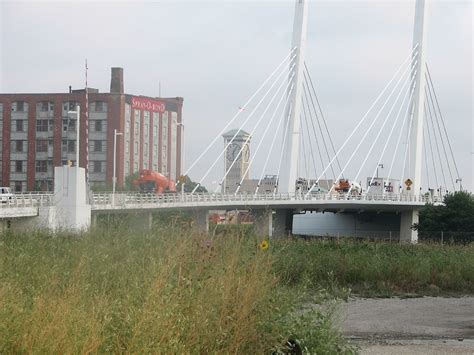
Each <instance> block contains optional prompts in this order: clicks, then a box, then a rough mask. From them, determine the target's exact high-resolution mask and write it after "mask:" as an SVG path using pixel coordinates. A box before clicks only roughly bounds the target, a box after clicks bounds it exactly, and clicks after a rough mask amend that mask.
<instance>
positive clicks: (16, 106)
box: [12, 101, 26, 112]
mask: <svg viewBox="0 0 474 355" xmlns="http://www.w3.org/2000/svg"><path fill="white" fill-rule="evenodd" d="M25 106H26V105H25V102H24V101H17V102H14V103H13V105H12V111H13V112H24V111H25Z"/></svg>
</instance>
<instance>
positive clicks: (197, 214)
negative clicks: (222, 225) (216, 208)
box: [193, 209, 209, 234]
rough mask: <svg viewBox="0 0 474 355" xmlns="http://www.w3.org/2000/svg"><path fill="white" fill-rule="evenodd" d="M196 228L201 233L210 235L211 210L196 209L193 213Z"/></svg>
mask: <svg viewBox="0 0 474 355" xmlns="http://www.w3.org/2000/svg"><path fill="white" fill-rule="evenodd" d="M193 217H194V222H195V223H194V226H195V227H196V228H197V229H198V230H199V231H201V232H204V233H206V234H207V233H209V210H207V209H196V210H194V211H193Z"/></svg>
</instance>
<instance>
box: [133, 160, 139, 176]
mask: <svg viewBox="0 0 474 355" xmlns="http://www.w3.org/2000/svg"><path fill="white" fill-rule="evenodd" d="M137 171H138V163H137V162H135V163H133V172H134V173H136V172H137Z"/></svg>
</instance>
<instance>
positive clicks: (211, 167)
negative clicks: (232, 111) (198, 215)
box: [191, 63, 295, 193]
mask: <svg viewBox="0 0 474 355" xmlns="http://www.w3.org/2000/svg"><path fill="white" fill-rule="evenodd" d="M294 66H295V63H293V65H292V66H291V68H290V71H291V70H292V69H293V68H294ZM285 73H286V71H282V72H281V73H280V74H279V75H278V76H277V78H276V79H275V81H274V82H273V84H272V85H271V86H270V88H269V89H268V90H267V92H266V93H265V95H264V96H263V97H262V98H261V99H260V101H259V102H258V103H257V105H256V106H255V108H254V109H253V110H252V111H251V112H250V114H249V115H248V117H247V118H246V119H245V121H244V123H242V125H241V127H243V126H245V124H246V123H247V122H248V121H249V120H250V118H251V117H252V116H253V115H254V113H255V112H256V111H257V109H258V108H259V107H260V104H261V103H262V102H263V101H264V100H265V99H266V97H267V96H268V94H269V93H270V92H271V90H272V89H273V87H274V86H275V85H276V83H277V82H278V81H279V80H280V78H281V77H282V75H283V74H285ZM224 131H225V130H224ZM238 133H239V130H237V131H236V132H235V134H234V136H233V137H232V139H231V140H230V141H229V142H227V144H226V145H225V147H224V150H223V151H221V153H220V154H219V156H218V157H217V159H216V160H215V161H214V163H213V164H212V165H211V166H210V168H209V169H208V170H207V171H206V173H205V174H204V176H203V177H202V178H201V180H199V183H198V184H197V185H196V187H195V188H194V189H193V191H192V192H191V193H194V192H195V191H196V190H197V188H198V187H199V186H200V185H201V183H202V181H203V180H204V179H205V178H206V177H207V175H209V173H210V171H211V170H212V169H213V168H214V166H215V165H216V164H217V162H218V161H219V160H220V158H221V156H222V155H223V154H225V152H226V151H227V148H228V147H229V146H230V145H231V144H232V143H233V141H234V139H235V137H237V134H238ZM208 148H209V147H208Z"/></svg>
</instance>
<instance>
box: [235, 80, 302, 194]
mask: <svg viewBox="0 0 474 355" xmlns="http://www.w3.org/2000/svg"><path fill="white" fill-rule="evenodd" d="M290 85H291V86H290ZM285 91H286V92H288V94H287V95H285V94H283V95H282V96H281V98H280V100H279V101H278V103H277V105H276V106H275V109H274V111H273V113H272V116H271V117H270V121H269V122H268V124H267V127H266V128H265V130H264V132H263V135H262V139H260V141H259V142H258V145H257V148H256V149H255V153H254V154H253V155H252V158H250V161H249V164H248V165H247V168H246V170H245V172H244V174H243V175H242V179H241V180H240V182H239V186H237V190H236V191H235V193H238V192H239V190H240V187H241V186H242V183H243V181H244V179H245V178H244V177H245V176H246V175H247V173H248V172H249V170H250V167H251V166H252V163H253V161H254V159H255V157H256V156H257V153H258V151H259V150H260V147H261V146H262V143H263V141H264V138H265V137H266V135H267V133H268V131H269V129H270V127H272V123H273V120H274V119H275V117H276V115H277V112H279V111H278V109H279V108H280V105H281V103H282V102H283V99H284V98H285V97H286V103H285V107H286V104H287V103H288V100H289V95H290V93H291V92H292V91H293V83H292V82H291V80H290V81H289V82H288V87H287V88H286V90H285ZM262 116H263V115H262ZM281 117H283V115H281ZM280 120H281V118H280ZM279 128H280V124H279V125H278V127H277V129H276V131H278V129H279ZM276 131H275V136H276ZM260 182H261V180H259V182H258V183H257V189H258V185H259V184H260Z"/></svg>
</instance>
